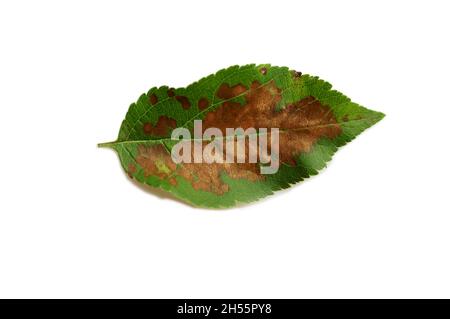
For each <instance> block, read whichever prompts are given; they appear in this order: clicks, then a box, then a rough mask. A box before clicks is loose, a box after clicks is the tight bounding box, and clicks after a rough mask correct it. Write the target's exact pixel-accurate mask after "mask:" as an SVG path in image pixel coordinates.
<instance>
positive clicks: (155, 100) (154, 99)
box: [149, 93, 158, 105]
mask: <svg viewBox="0 0 450 319" xmlns="http://www.w3.org/2000/svg"><path fill="white" fill-rule="evenodd" d="M149 100H150V104H151V105H155V104H156V103H158V97H157V96H156V94H155V93H153V94H151V95H150V97H149Z"/></svg>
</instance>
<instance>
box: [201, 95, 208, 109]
mask: <svg viewBox="0 0 450 319" xmlns="http://www.w3.org/2000/svg"><path fill="white" fill-rule="evenodd" d="M208 106H209V101H208V99H207V98H204V97H202V98H201V99H200V100H198V108H199V109H200V110H204V109H206V108H207V107H208Z"/></svg>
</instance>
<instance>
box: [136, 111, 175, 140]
mask: <svg viewBox="0 0 450 319" xmlns="http://www.w3.org/2000/svg"><path fill="white" fill-rule="evenodd" d="M175 127H177V121H175V120H174V119H171V118H170V117H167V116H165V115H162V116H160V118H159V119H158V122H156V124H155V125H152V124H151V123H148V122H147V123H145V124H144V133H145V134H146V135H150V136H166V135H167V134H168V133H169V130H171V129H174V128H175Z"/></svg>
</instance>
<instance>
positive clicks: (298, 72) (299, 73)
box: [293, 71, 302, 78]
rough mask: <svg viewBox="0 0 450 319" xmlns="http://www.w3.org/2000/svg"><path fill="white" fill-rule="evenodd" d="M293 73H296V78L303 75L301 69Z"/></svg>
mask: <svg viewBox="0 0 450 319" xmlns="http://www.w3.org/2000/svg"><path fill="white" fill-rule="evenodd" d="M293 73H294V78H299V77H301V76H302V72H300V71H294V72H293Z"/></svg>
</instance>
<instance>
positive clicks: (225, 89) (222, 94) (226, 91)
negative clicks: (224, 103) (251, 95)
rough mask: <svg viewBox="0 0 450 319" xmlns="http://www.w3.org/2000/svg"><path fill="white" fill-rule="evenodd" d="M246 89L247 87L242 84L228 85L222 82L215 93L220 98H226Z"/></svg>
mask: <svg viewBox="0 0 450 319" xmlns="http://www.w3.org/2000/svg"><path fill="white" fill-rule="evenodd" d="M246 90H247V88H246V87H245V86H244V85H242V84H236V85H235V86H232V87H230V86H229V85H228V84H226V83H223V84H222V85H221V86H220V87H219V89H218V90H217V93H216V95H217V97H218V98H221V99H222V100H228V99H231V98H234V97H236V96H238V95H240V94H242V93H244V92H245V91H246Z"/></svg>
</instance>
